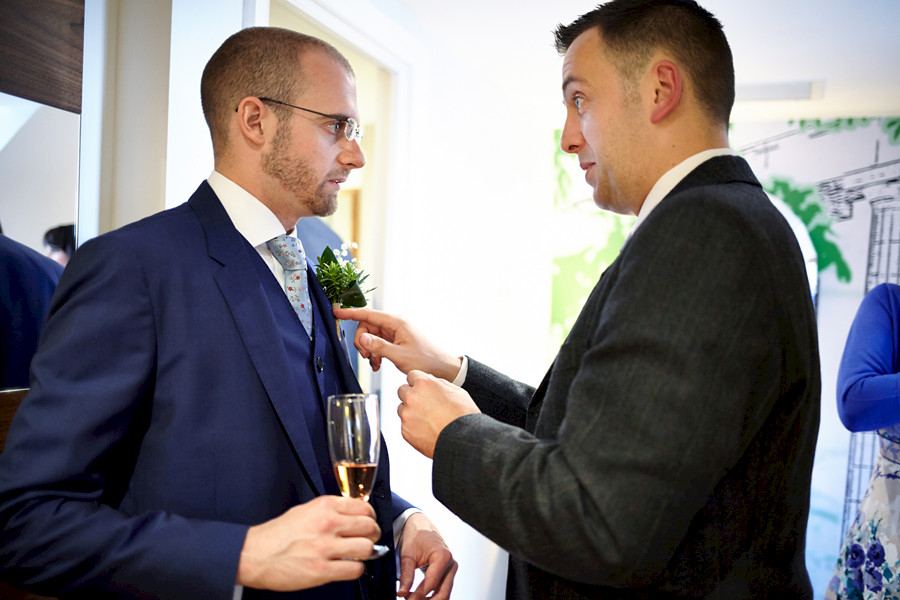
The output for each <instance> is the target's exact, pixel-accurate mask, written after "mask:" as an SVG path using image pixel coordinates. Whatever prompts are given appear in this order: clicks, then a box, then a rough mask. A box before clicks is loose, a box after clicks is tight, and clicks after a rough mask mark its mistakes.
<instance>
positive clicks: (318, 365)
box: [316, 356, 325, 373]
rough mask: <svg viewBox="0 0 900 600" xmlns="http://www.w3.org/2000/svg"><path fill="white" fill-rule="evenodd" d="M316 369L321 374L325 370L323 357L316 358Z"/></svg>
mask: <svg viewBox="0 0 900 600" xmlns="http://www.w3.org/2000/svg"><path fill="white" fill-rule="evenodd" d="M316 368H317V369H318V370H319V373H321V372H322V371H324V370H325V365H324V364H323V363H322V357H321V356H317V357H316Z"/></svg>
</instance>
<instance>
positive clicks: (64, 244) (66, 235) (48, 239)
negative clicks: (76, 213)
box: [44, 224, 75, 257]
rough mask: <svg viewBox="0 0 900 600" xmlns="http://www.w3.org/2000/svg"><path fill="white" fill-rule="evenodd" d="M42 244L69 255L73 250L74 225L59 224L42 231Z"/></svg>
mask: <svg viewBox="0 0 900 600" xmlns="http://www.w3.org/2000/svg"><path fill="white" fill-rule="evenodd" d="M44 245H46V246H48V247H50V248H53V249H54V250H62V251H63V252H65V253H66V256H69V257H71V256H72V253H73V252H75V225H74V224H70V225H60V226H59V227H53V228H51V229H48V230H47V232H46V233H44Z"/></svg>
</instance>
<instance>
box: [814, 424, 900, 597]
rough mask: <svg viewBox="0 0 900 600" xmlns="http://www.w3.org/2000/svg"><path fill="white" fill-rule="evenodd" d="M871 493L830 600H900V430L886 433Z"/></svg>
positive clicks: (840, 558)
mask: <svg viewBox="0 0 900 600" xmlns="http://www.w3.org/2000/svg"><path fill="white" fill-rule="evenodd" d="M878 434H879V436H880V438H881V440H880V441H881V450H880V452H879V454H878V458H877V460H876V462H875V468H874V469H873V471H872V479H871V480H870V482H869V489H868V490H867V491H866V495H865V497H864V498H863V500H862V502H861V503H860V505H859V513H857V515H856V520H855V521H854V522H853V525H852V526H851V527H850V530H849V531H848V532H847V538H846V539H845V540H844V545H843V546H842V547H841V552H840V554H839V555H838V561H837V566H836V567H835V569H834V575H833V576H832V578H831V581H830V582H829V583H828V589H827V590H826V592H825V600H838V599H840V600H846V599H854V600H855V599H860V600H874V599H878V600H888V599H890V600H900V427H898V426H895V427H892V428H890V429H882V430H880V431H879V432H878Z"/></svg>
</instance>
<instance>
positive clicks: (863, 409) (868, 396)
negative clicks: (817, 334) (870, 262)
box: [837, 283, 900, 431]
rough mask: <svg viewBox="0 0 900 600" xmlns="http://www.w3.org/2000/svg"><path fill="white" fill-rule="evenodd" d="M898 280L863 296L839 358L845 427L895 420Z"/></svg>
mask: <svg viewBox="0 0 900 600" xmlns="http://www.w3.org/2000/svg"><path fill="white" fill-rule="evenodd" d="M898 345H900V286H898V285H894V284H890V283H884V284H881V285H879V286H877V287H875V288H874V289H872V290H871V291H870V292H869V293H868V294H866V297H865V298H863V301H862V303H861V304H860V307H859V310H858V311H857V313H856V317H855V318H854V320H853V324H852V325H851V327H850V333H849V334H848V336H847V345H846V346H845V347H844V354H843V357H842V359H841V366H840V369H839V371H838V379H837V404H838V415H839V416H840V418H841V422H843V424H844V426H845V427H847V429H849V430H850V431H872V430H876V429H883V428H886V427H891V426H893V425H897V424H900V364H898Z"/></svg>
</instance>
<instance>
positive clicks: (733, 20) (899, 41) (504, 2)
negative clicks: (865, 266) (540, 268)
mask: <svg viewBox="0 0 900 600" xmlns="http://www.w3.org/2000/svg"><path fill="white" fill-rule="evenodd" d="M377 3H378V4H380V5H382V7H383V8H384V7H387V9H386V10H388V11H390V12H394V13H395V14H396V13H397V12H403V11H407V12H408V18H409V19H410V21H411V23H412V24H414V25H415V26H417V27H421V31H420V32H419V33H420V35H421V36H422V37H423V38H428V39H430V40H432V42H433V41H435V40H437V41H438V43H441V44H443V45H444V46H445V48H446V49H447V51H448V52H452V53H454V54H455V55H456V56H457V57H458V58H459V59H461V60H463V61H466V62H467V63H469V64H471V65H472V66H473V67H474V68H478V69H486V72H489V73H497V72H500V71H502V72H504V73H506V74H507V77H508V78H509V80H510V81H511V82H512V81H513V80H516V79H518V80H519V81H522V82H525V81H528V79H529V78H532V77H534V76H535V74H536V73H541V72H543V71H544V70H546V69H552V70H553V72H554V73H556V74H557V77H558V72H559V68H560V64H561V63H560V59H559V58H558V57H557V56H556V53H555V51H554V49H553V45H552V43H553V38H552V31H553V29H554V28H555V26H556V25H557V24H558V23H560V22H562V23H566V24H567V23H570V22H571V21H573V20H574V19H575V18H577V17H578V16H579V15H580V14H582V13H584V12H587V11H589V10H591V9H592V8H593V7H594V6H595V4H596V3H595V2H592V1H591V0H553V1H552V2H546V1H543V0H530V1H529V0H526V1H524V2H523V1H522V0H455V1H454V2H434V1H433V0H380V2H377ZM700 3H701V5H703V6H704V7H706V8H707V9H708V10H710V11H711V12H712V13H713V14H715V15H716V16H717V17H718V18H719V19H720V20H721V21H722V24H723V26H724V28H725V33H726V35H727V36H728V39H729V41H730V43H731V46H732V52H733V54H734V60H735V71H736V75H737V83H738V90H739V92H742V91H746V88H745V87H744V86H748V85H750V86H758V85H760V84H785V83H793V82H823V84H824V85H823V87H822V90H821V91H822V94H821V98H820V99H818V100H813V101H797V100H793V101H788V102H777V103H776V102H772V101H766V102H759V101H757V102H741V103H739V104H738V105H737V106H736V107H735V113H734V115H733V118H734V119H735V120H737V119H740V118H746V119H751V120H753V119H772V118H794V117H804V118H814V117H822V118H828V117H850V116H886V115H898V114H900V64H898V61H900V35H897V23H898V22H900V1H898V0H857V1H855V2H849V1H847V0H753V1H741V0H700ZM513 85H515V84H513ZM520 87H522V86H521V85H520Z"/></svg>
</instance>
